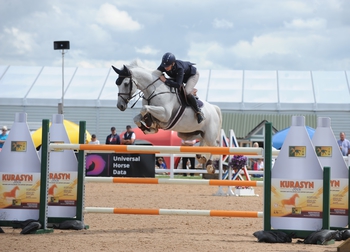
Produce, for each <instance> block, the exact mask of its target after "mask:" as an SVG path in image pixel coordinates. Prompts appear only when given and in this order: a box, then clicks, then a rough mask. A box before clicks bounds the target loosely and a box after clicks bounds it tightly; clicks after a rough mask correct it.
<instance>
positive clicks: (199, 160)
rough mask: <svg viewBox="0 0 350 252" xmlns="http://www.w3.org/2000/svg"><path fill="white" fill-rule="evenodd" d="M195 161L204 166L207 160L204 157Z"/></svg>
mask: <svg viewBox="0 0 350 252" xmlns="http://www.w3.org/2000/svg"><path fill="white" fill-rule="evenodd" d="M197 160H198V162H199V163H200V164H205V163H206V162H207V159H206V158H205V157H204V156H200V157H199V158H198V157H197Z"/></svg>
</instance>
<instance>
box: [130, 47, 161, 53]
mask: <svg viewBox="0 0 350 252" xmlns="http://www.w3.org/2000/svg"><path fill="white" fill-rule="evenodd" d="M135 50H136V52H137V53H141V54H147V55H156V54H157V53H158V52H159V50H156V49H153V48H152V47H151V46H144V47H142V48H138V47H135Z"/></svg>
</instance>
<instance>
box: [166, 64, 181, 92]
mask: <svg viewBox="0 0 350 252" xmlns="http://www.w3.org/2000/svg"><path fill="white" fill-rule="evenodd" d="M183 80H184V69H183V68H178V69H177V72H176V79H175V80H174V79H167V80H166V81H165V84H166V85H168V86H170V87H174V88H179V87H180V86H181V85H182V83H183Z"/></svg>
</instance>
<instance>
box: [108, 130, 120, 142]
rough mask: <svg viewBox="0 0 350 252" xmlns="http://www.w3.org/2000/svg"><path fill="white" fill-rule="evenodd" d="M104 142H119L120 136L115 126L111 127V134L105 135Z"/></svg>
mask: <svg viewBox="0 0 350 252" xmlns="http://www.w3.org/2000/svg"><path fill="white" fill-rule="evenodd" d="M106 144H120V137H119V135H118V134H117V131H116V129H115V127H112V128H111V134H109V135H108V136H107V138H106Z"/></svg>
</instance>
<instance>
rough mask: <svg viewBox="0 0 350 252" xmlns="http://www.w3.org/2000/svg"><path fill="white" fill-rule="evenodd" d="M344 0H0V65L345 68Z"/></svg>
mask: <svg viewBox="0 0 350 252" xmlns="http://www.w3.org/2000/svg"><path fill="white" fill-rule="evenodd" d="M349 10H350V1H349V0H263V1H261V0H216V1H209V0H207V1H203V0H186V1H185V0H175V1H173V0H166V1H158V0H147V1H144V0H128V1H125V0H106V1H97V0H75V1H71V0H69V1H68V0H50V1H47V0H32V1H28V0H10V1H9V0H0V65H16V66H61V65H62V51H61V50H54V49H53V42H54V41H65V40H68V41H70V49H69V50H66V51H65V54H64V65H65V66H69V67H86V68H96V67H97V68H100V67H102V68H104V67H110V66H111V65H115V66H117V67H118V66H120V67H121V66H122V65H123V64H128V63H130V62H131V61H133V60H136V59H137V60H140V61H141V62H142V63H144V64H145V65H147V66H149V67H150V68H156V67H157V66H158V65H159V64H160V61H161V58H162V55H163V54H164V53H166V52H172V53H173V54H174V55H175V56H176V58H177V59H180V60H185V61H191V62H193V63H196V65H197V68H198V69H215V70H221V69H232V70H289V71H294V70H303V71H304V70H310V71H317V70H320V71H338V70H349V69H350V50H349V46H350V15H349Z"/></svg>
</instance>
